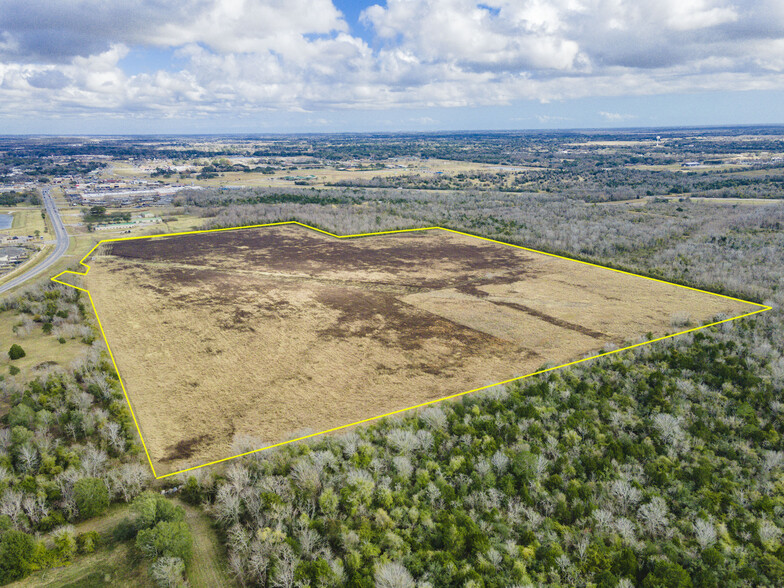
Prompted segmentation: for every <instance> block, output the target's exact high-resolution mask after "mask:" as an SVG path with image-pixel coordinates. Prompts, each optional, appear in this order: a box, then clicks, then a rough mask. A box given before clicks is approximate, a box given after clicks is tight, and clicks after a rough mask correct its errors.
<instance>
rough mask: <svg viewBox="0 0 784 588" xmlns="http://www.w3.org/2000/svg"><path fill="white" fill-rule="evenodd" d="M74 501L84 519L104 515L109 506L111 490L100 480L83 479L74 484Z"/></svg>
mask: <svg viewBox="0 0 784 588" xmlns="http://www.w3.org/2000/svg"><path fill="white" fill-rule="evenodd" d="M74 499H75V500H76V507H77V508H78V509H79V514H80V515H81V516H82V518H85V519H89V518H92V517H95V516H98V515H99V514H102V513H103V512H104V511H105V510H106V508H107V507H108V506H109V489H108V488H107V487H106V484H104V482H103V480H101V479H99V478H82V479H81V480H79V481H78V482H76V484H74Z"/></svg>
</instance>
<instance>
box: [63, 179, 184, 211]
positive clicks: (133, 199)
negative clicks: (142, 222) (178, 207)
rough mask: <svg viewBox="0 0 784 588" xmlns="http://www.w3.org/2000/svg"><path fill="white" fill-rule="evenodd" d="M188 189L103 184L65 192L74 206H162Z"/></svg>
mask: <svg viewBox="0 0 784 588" xmlns="http://www.w3.org/2000/svg"><path fill="white" fill-rule="evenodd" d="M186 188H195V186H184V185H181V184H171V185H166V184H144V183H142V182H139V183H138V184H137V185H127V184H103V185H101V186H100V187H96V186H79V185H77V186H75V187H74V188H73V189H70V190H65V197H66V198H67V199H68V202H69V203H70V204H71V205H72V206H78V205H83V206H106V207H112V208H118V207H122V206H150V205H156V206H162V205H168V204H171V201H172V197H173V196H174V195H175V194H176V193H177V192H179V191H180V190H184V189H186Z"/></svg>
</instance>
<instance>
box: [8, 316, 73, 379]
mask: <svg viewBox="0 0 784 588" xmlns="http://www.w3.org/2000/svg"><path fill="white" fill-rule="evenodd" d="M24 318H25V315H21V314H19V313H17V312H16V311H13V310H7V311H5V312H0V343H2V345H3V348H2V352H1V353H0V373H2V374H4V375H5V377H6V378H8V370H9V368H10V366H12V365H14V366H16V367H18V368H19V369H20V373H19V374H18V375H17V376H15V377H16V378H17V379H18V380H19V381H27V380H32V379H33V378H35V377H36V376H37V375H40V373H41V372H42V371H43V370H46V369H47V368H50V367H54V366H60V367H68V365H69V364H70V363H71V362H72V361H73V360H75V359H76V358H77V357H79V356H80V355H81V354H82V352H83V351H84V350H85V349H86V346H85V344H84V343H82V341H81V340H80V339H66V340H65V343H60V342H59V341H58V340H57V337H56V336H54V335H46V334H44V332H43V330H42V329H41V324H40V323H33V325H32V326H31V327H30V332H29V333H27V334H25V335H18V334H16V333H14V331H13V329H14V326H15V325H18V324H21V323H22V321H23V319H24ZM14 343H17V344H19V345H21V346H22V349H24V350H25V353H26V354H27V355H25V356H24V357H23V358H21V359H16V360H14V361H11V360H10V359H9V358H8V349H9V348H10V347H11V345H13V344H14Z"/></svg>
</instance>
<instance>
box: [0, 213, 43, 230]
mask: <svg viewBox="0 0 784 588" xmlns="http://www.w3.org/2000/svg"><path fill="white" fill-rule="evenodd" d="M0 214H13V215H14V224H13V225H12V226H11V228H10V229H3V230H0V235H10V236H19V235H34V234H35V231H40V233H41V235H43V234H44V232H45V229H46V223H45V222H44V219H42V218H41V207H40V206H7V207H2V208H0Z"/></svg>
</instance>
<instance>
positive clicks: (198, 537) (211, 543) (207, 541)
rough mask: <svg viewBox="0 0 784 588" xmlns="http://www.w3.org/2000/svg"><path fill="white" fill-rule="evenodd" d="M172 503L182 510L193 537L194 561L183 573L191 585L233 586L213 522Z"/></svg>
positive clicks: (194, 510)
mask: <svg viewBox="0 0 784 588" xmlns="http://www.w3.org/2000/svg"><path fill="white" fill-rule="evenodd" d="M175 502H177V504H178V505H179V506H181V507H183V508H184V509H185V521H186V522H187V523H188V526H189V527H190V529H191V534H192V535H193V559H192V560H191V562H190V564H188V569H187V570H186V573H187V576H188V582H189V583H190V585H191V586H193V587H194V588H199V587H202V586H203V587H205V588H209V587H211V586H234V585H235V583H234V582H233V581H232V579H231V577H230V576H229V574H228V571H227V569H226V551H225V547H224V546H223V545H222V544H221V542H220V540H219V539H218V534H217V533H216V532H215V528H214V527H213V526H212V521H211V520H210V519H209V518H208V517H207V515H205V514H204V513H203V512H202V511H201V510H199V509H197V508H194V507H192V506H189V505H187V504H185V503H183V502H180V501H175Z"/></svg>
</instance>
